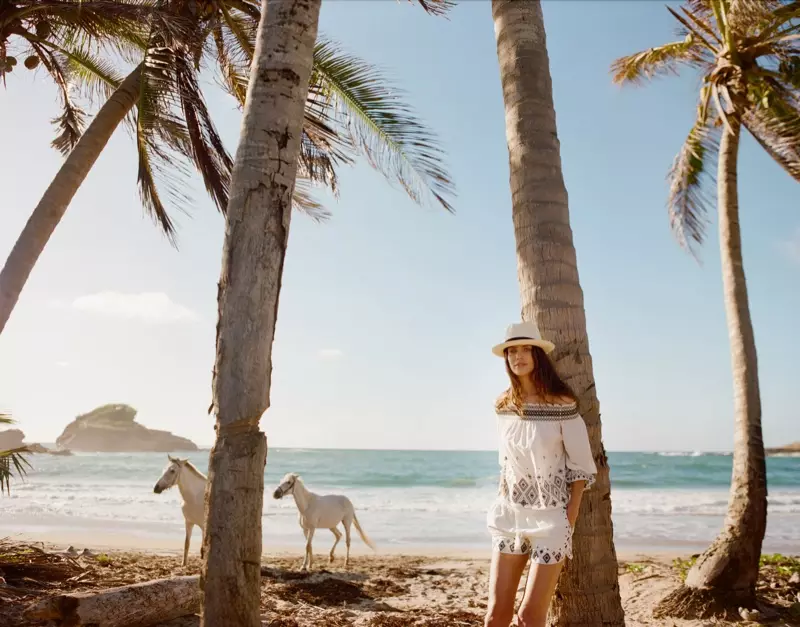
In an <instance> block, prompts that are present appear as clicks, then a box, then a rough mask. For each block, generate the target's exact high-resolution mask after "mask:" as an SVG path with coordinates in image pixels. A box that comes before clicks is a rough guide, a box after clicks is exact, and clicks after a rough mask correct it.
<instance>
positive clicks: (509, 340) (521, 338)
mask: <svg viewBox="0 0 800 627" xmlns="http://www.w3.org/2000/svg"><path fill="white" fill-rule="evenodd" d="M517 340H531V341H532V342H538V341H539V340H537V339H536V338H535V337H528V336H526V335H520V336H518V337H510V338H508V339H507V340H506V342H516V341H517Z"/></svg>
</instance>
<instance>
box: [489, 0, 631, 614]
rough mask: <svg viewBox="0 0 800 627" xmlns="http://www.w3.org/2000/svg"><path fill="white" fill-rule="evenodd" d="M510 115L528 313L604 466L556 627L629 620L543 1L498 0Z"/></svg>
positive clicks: (587, 507) (584, 512) (557, 603)
mask: <svg viewBox="0 0 800 627" xmlns="http://www.w3.org/2000/svg"><path fill="white" fill-rule="evenodd" d="M492 16H493V18H494V27H495V36H496V39H497V56H498V59H499V61H500V77H501V81H502V85H503V99H504V102H505V112H506V137H507V140H508V152H509V165H510V174H511V197H512V213H513V222H514V235H515V238H516V242H517V268H518V274H519V285H520V292H521V298H522V318H523V319H525V320H535V321H536V323H537V324H538V325H539V328H540V330H541V332H542V334H543V335H544V337H546V338H548V339H550V340H552V341H554V342H555V343H556V346H557V347H558V349H557V353H556V358H555V359H556V363H557V366H558V370H559V372H560V373H561V374H562V376H564V378H565V379H566V380H567V381H568V382H569V384H570V385H571V386H572V388H573V389H574V390H575V392H576V394H577V395H578V399H579V405H580V409H581V413H582V415H583V417H584V419H585V420H586V425H587V427H588V430H589V438H590V440H591V445H592V451H593V452H594V457H595V461H596V463H597V467H598V476H597V483H596V484H595V486H594V487H593V488H592V489H591V490H590V491H589V492H587V493H586V495H585V497H584V499H583V504H582V507H581V514H580V517H579V519H578V524H577V527H576V532H575V536H574V540H573V542H574V544H573V553H574V557H573V559H572V562H571V563H570V564H569V565H568V567H567V568H566V569H565V570H564V575H563V576H562V577H561V580H560V582H559V588H558V590H557V592H556V595H555V598H554V602H553V606H552V607H551V617H550V624H551V625H570V626H576V625H587V626H590V625H592V626H594V625H605V626H607V627H610V626H614V625H619V626H622V625H624V615H623V611H622V604H621V601H620V595H619V585H618V577H617V558H616V552H615V549H614V540H613V528H612V524H611V499H610V485H609V476H608V464H607V460H606V455H605V450H604V448H603V443H602V437H601V428H600V410H599V405H598V401H597V395H596V393H595V384H594V376H593V373H592V358H591V355H590V353H589V342H588V338H587V334H586V316H585V312H584V307H583V292H582V290H581V286H580V282H579V279H578V269H577V261H576V255H575V247H574V245H573V241H572V230H571V228H570V223H569V207H568V202H567V191H566V188H565V186H564V179H563V175H562V172H561V154H560V147H559V142H558V136H557V133H556V117H555V108H554V105H553V93H552V83H551V79H550V67H549V60H548V56H547V46H546V41H545V31H544V20H543V16H542V8H541V5H540V3H539V0H528V1H525V2H522V1H519V0H493V2H492Z"/></svg>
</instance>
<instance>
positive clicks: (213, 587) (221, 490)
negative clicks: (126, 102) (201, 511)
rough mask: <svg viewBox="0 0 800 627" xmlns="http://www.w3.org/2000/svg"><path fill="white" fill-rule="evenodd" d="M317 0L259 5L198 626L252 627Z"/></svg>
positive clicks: (239, 158)
mask: <svg viewBox="0 0 800 627" xmlns="http://www.w3.org/2000/svg"><path fill="white" fill-rule="evenodd" d="M320 6H321V0H269V11H267V0H263V3H262V13H261V21H260V24H259V27H258V37H257V41H256V51H255V57H254V62H253V66H252V68H251V73H250V83H249V86H248V91H247V99H246V105H245V111H244V121H243V123H242V132H241V139H240V143H239V147H238V149H237V152H236V160H235V162H234V168H233V179H232V183H231V195H230V201H229V203H228V211H227V221H226V229H225V245H224V251H223V256H222V275H221V278H220V283H219V322H218V325H217V355H216V363H215V369H214V381H213V393H214V399H213V403H212V409H213V410H214V411H215V412H216V417H217V424H216V431H217V434H216V442H215V443H214V448H213V449H212V451H211V458H210V462H209V484H208V486H209V487H208V489H207V491H206V525H205V533H204V536H203V570H202V579H201V580H202V587H203V615H202V624H203V625H204V626H205V627H218V626H222V625H231V626H233V625H235V626H236V627H257V626H259V625H260V624H261V621H260V619H259V601H260V594H259V591H260V590H259V581H260V563H261V515H262V506H263V496H264V494H263V493H264V466H265V464H266V455H267V442H266V438H265V437H264V434H263V433H262V432H261V431H260V430H259V420H260V418H261V415H262V414H263V413H264V412H265V411H266V410H267V408H268V407H269V395H270V384H271V373H272V341H273V337H274V335H275V323H276V318H277V312H278V298H279V296H280V288H281V277H282V274H283V262H284V257H285V255H286V244H287V240H288V237H289V219H290V216H291V209H292V192H293V189H294V181H295V174H296V171H297V157H298V154H299V149H300V139H301V133H302V125H303V107H304V103H305V100H306V96H307V92H308V81H309V77H310V75H311V65H312V55H313V49H314V42H315V40H316V35H317V23H318V19H319V10H320Z"/></svg>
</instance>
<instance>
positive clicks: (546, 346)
mask: <svg viewBox="0 0 800 627" xmlns="http://www.w3.org/2000/svg"><path fill="white" fill-rule="evenodd" d="M512 346H538V347H539V348H541V349H542V350H543V351H544V352H545V353H546V354H548V355H549V354H550V353H552V352H553V351H554V350H555V348H556V345H555V344H553V343H552V342H548V341H547V340H529V339H519V340H509V341H508V342H503V343H502V344H498V345H497V346H495V347H494V348H492V352H493V353H494V354H495V355H497V356H498V357H505V356H506V349H507V348H511V347H512Z"/></svg>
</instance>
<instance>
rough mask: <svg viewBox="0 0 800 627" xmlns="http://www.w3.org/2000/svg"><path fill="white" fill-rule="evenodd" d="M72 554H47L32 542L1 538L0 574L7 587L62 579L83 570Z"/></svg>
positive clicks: (73, 575)
mask: <svg viewBox="0 0 800 627" xmlns="http://www.w3.org/2000/svg"><path fill="white" fill-rule="evenodd" d="M83 570H84V569H83V567H82V566H81V565H80V564H78V563H77V562H76V561H75V560H74V559H73V558H72V557H71V556H66V555H64V554H63V553H61V554H59V553H49V552H47V551H45V550H44V549H42V548H40V547H38V546H35V545H32V544H14V543H11V542H9V541H7V540H0V573H2V576H3V578H4V580H5V582H6V584H7V585H9V586H14V585H18V584H24V583H25V582H30V581H38V582H45V583H52V582H58V581H65V580H67V579H69V578H70V577H75V576H76V575H78V574H80V573H82V572H83Z"/></svg>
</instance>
